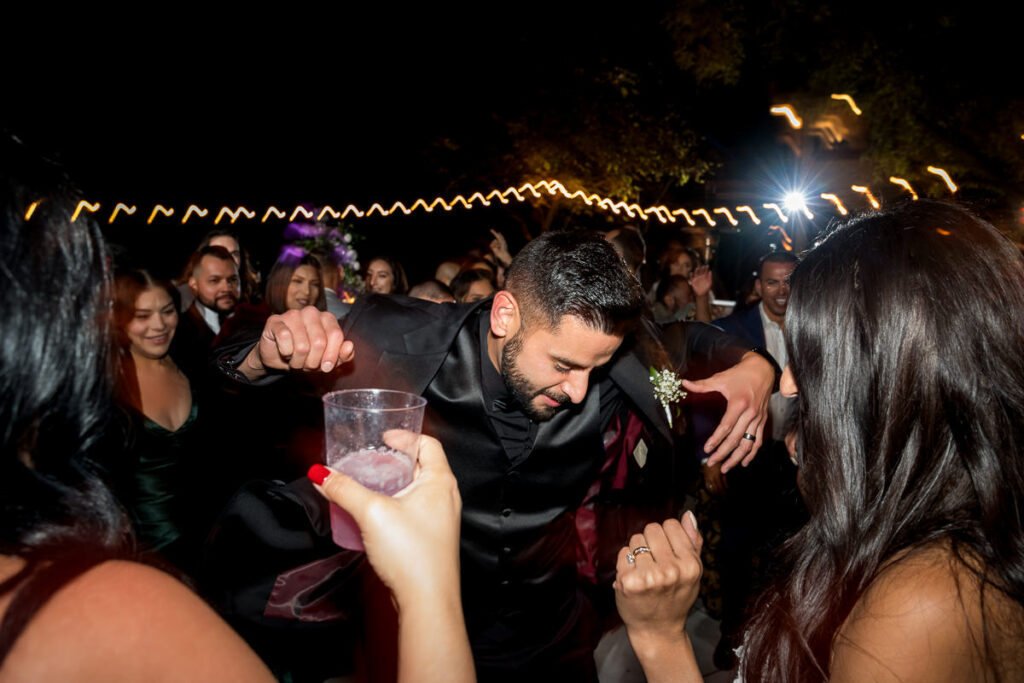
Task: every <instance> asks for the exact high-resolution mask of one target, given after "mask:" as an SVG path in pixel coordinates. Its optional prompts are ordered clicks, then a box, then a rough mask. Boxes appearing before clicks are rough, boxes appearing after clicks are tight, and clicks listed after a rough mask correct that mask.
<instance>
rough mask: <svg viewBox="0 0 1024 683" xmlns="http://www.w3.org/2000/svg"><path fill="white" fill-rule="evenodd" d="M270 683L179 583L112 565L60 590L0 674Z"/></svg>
mask: <svg viewBox="0 0 1024 683" xmlns="http://www.w3.org/2000/svg"><path fill="white" fill-rule="evenodd" d="M214 678H216V679H219V680H239V681H242V680H271V678H270V674H269V672H268V671H267V670H266V669H265V668H264V667H263V664H262V662H261V661H260V660H259V658H258V657H257V656H256V655H255V654H254V653H253V652H252V650H250V649H249V648H248V646H246V644H245V642H244V641H242V639H241V638H239V637H238V636H237V635H236V634H235V633H234V632H233V631H232V630H231V629H230V628H229V627H228V626H227V624H225V623H224V622H223V621H222V620H221V619H220V618H219V617H218V616H217V615H216V614H215V613H214V612H213V611H212V610H211V609H210V608H209V607H207V606H206V604H205V603H203V602H202V601H201V600H200V599H199V598H198V597H196V596H195V595H194V594H193V593H192V592H191V591H190V590H189V589H188V588H186V587H185V586H184V585H182V584H181V583H180V582H178V581H177V580H175V579H174V578H172V577H170V576H168V575H167V574H164V573H163V572H160V571H157V570H156V569H153V568H151V567H146V566H144V565H140V564H135V563H132V562H121V561H110V562H105V563H103V564H101V565H98V566H97V567H95V568H93V569H92V570H90V571H88V572H86V573H85V574H83V575H82V576H80V577H78V578H77V579H75V580H74V581H72V582H71V583H69V584H68V585H67V586H66V587H64V588H63V589H61V590H60V591H58V592H57V593H56V594H55V595H54V596H53V598H51V600H50V601H49V602H48V603H47V604H46V605H45V606H44V607H43V608H42V609H40V611H39V613H38V614H37V615H36V616H35V618H33V620H32V622H31V623H30V625H29V627H28V628H27V629H26V630H25V632H24V633H23V634H22V635H21V637H20V638H19V639H18V641H17V643H16V644H15V646H14V648H13V649H12V650H11V652H10V655H9V656H8V659H7V661H6V662H5V663H4V666H3V668H2V669H0V681H7V680H106V681H120V680H125V681H127V680H147V679H149V680H206V679H214Z"/></svg>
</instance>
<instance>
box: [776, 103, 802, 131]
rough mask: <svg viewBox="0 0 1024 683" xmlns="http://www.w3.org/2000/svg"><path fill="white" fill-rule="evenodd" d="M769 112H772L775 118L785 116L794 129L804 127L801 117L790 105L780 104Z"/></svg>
mask: <svg viewBox="0 0 1024 683" xmlns="http://www.w3.org/2000/svg"><path fill="white" fill-rule="evenodd" d="M768 111H770V112H771V113H772V114H774V115H775V116H785V117H786V120H788V121H789V125H791V126H793V128H800V127H801V126H802V125H804V122H803V121H802V120H801V119H800V117H799V116H797V115H796V112H795V111H794V110H793V107H791V106H789V105H788V104H780V105H778V106H775V107H772V108H771V109H769V110H768Z"/></svg>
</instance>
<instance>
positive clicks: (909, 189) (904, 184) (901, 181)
mask: <svg viewBox="0 0 1024 683" xmlns="http://www.w3.org/2000/svg"><path fill="white" fill-rule="evenodd" d="M889 182H890V183H895V184H896V185H899V186H900V187H902V188H904V189H905V190H906V191H907V192H909V193H910V196H911V197H913V198H914V201H915V202H916V201H917V193H916V192H914V188H912V187H911V186H910V183H908V182H907V181H906V180H904V179H903V178H897V177H896V176H889Z"/></svg>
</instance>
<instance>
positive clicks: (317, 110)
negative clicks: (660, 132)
mask: <svg viewBox="0 0 1024 683" xmlns="http://www.w3.org/2000/svg"><path fill="white" fill-rule="evenodd" d="M665 4H666V3H651V4H650V5H647V6H644V7H634V6H632V5H630V6H628V11H627V10H624V9H623V8H622V7H621V6H620V7H618V8H617V9H607V8H599V7H596V6H594V5H592V4H591V5H581V6H580V7H579V8H565V7H564V6H562V9H559V10H553V9H552V8H551V7H550V6H547V5H541V4H537V5H530V4H525V5H524V4H516V5H505V4H502V5H501V6H500V7H490V8H489V9H481V8H479V7H477V8H474V9H471V10H468V11H464V12H456V11H455V10H452V11H449V12H447V13H445V14H443V15H442V14H437V13H435V11H434V10H433V9H418V10H408V9H404V8H402V9H400V8H396V7H387V8H383V9H380V10H367V9H358V10H353V9H350V8H344V9H338V10H336V11H334V12H331V13H324V12H322V11H319V12H317V13H315V14H299V13H297V12H295V13H291V14H290V15H289V14H284V13H282V14H280V15H267V16H258V15H253V14H247V15H245V16H237V17H232V18H231V19H230V21H225V20H223V19H215V18H213V17H212V16H209V15H186V14H181V13H179V14H175V15H174V16H169V15H167V16H162V17H159V19H142V18H141V17H139V18H131V17H122V22H121V23H120V24H119V25H122V26H123V25H125V24H124V23H123V22H124V20H126V19H127V20H129V21H132V22H133V23H132V24H131V27H130V28H120V29H113V28H110V25H107V26H106V28H104V27H102V26H97V25H95V24H97V23H98V22H95V21H93V22H90V23H89V25H88V28H86V27H85V24H82V25H76V24H74V23H73V22H71V21H68V22H66V24H67V25H66V26H65V27H63V28H62V29H55V28H54V27H53V26H52V25H50V24H49V23H46V22H43V21H41V20H37V21H35V22H20V23H16V22H14V21H8V25H9V26H11V27H14V26H16V27H17V29H16V32H17V33H18V35H17V37H16V40H9V41H7V43H6V44H5V47H4V51H5V54H4V55H3V56H4V64H5V72H6V77H5V83H6V85H7V88H6V91H7V92H6V96H5V98H4V103H3V105H2V107H0V116H2V119H0V123H2V124H3V127H4V128H5V129H6V130H7V131H8V132H13V133H15V134H17V135H18V136H20V137H22V138H23V139H25V140H26V141H27V142H29V144H31V145H33V146H35V147H37V148H38V149H40V150H41V151H43V152H46V153H48V154H50V155H52V156H55V157H57V158H58V159H59V160H60V161H61V162H62V163H63V164H64V165H65V166H66V168H67V169H68V171H69V173H70V175H71V176H72V178H74V179H75V180H76V181H77V183H78V184H79V185H80V186H81V187H82V189H83V190H84V193H85V195H86V196H87V197H91V198H94V199H96V200H99V201H101V202H104V203H106V204H107V206H112V205H113V203H114V202H117V201H125V202H128V203H136V204H138V205H140V206H145V207H152V205H153V204H154V203H157V202H160V203H163V204H165V205H175V206H184V205H186V204H187V203H193V202H194V203H197V204H200V205H203V204H209V205H217V206H221V205H237V204H246V205H249V206H250V207H253V208H255V207H266V206H267V205H269V204H275V205H278V206H282V207H283V206H292V207H293V206H294V205H295V204H297V203H299V202H314V203H318V204H324V203H330V204H332V205H334V206H336V207H338V206H344V205H345V204H347V203H350V202H351V203H355V204H357V205H360V206H364V207H365V206H368V205H369V204H370V203H371V202H381V203H382V204H385V205H390V203H391V202H394V201H396V200H403V201H406V202H411V201H412V200H414V199H415V198H417V197H420V196H426V197H431V196H435V195H437V194H443V195H448V196H450V195H451V194H453V193H454V192H456V191H458V192H464V193H467V194H468V193H471V192H473V191H476V190H485V191H486V190H487V189H489V186H487V185H484V184H476V183H474V182H473V179H472V178H470V179H463V180H462V181H461V182H463V183H465V184H463V185H458V186H453V185H452V183H453V179H452V178H451V177H448V176H447V175H445V174H443V173H440V172H439V171H438V169H437V167H436V166H434V165H432V162H431V158H430V155H429V154H426V153H425V152H426V151H427V150H429V149H430V147H431V146H432V145H434V144H436V142H437V141H438V140H439V139H441V138H444V137H446V136H449V135H453V134H455V133H459V134H463V135H464V137H467V138H468V139H469V140H472V139H473V134H472V131H474V130H476V129H478V128H479V129H480V130H484V129H486V128H487V126H492V125H494V121H495V120H497V119H500V118H501V117H502V116H504V115H509V114H514V113H515V112H519V111H521V110H522V109H523V108H524V107H534V108H538V109H541V110H543V108H544V107H545V106H546V103H547V99H546V98H550V97H551V96H552V93H553V92H557V91H558V89H559V88H561V87H565V86H566V83H568V80H567V79H566V78H565V77H564V74H567V73H569V71H570V70H571V68H572V67H573V66H578V65H579V64H580V55H585V59H584V60H583V63H586V60H591V62H593V60H598V59H602V58H604V57H608V58H609V59H611V60H613V61H615V60H620V61H621V60H627V61H630V60H631V61H633V62H636V60H637V59H638V58H640V57H642V54H638V53H643V52H645V51H651V52H652V53H653V52H656V51H658V50H664V49H666V46H665V45H664V44H662V42H659V41H663V40H664V39H663V38H659V37H658V36H659V35H660V34H659V33H658V32H657V31H653V30H652V27H655V26H657V21H658V18H659V16H660V13H661V12H663V11H664V7H665ZM837 6H841V3H840V4H838V5H837ZM852 6H854V5H852V4H851V7H852ZM856 6H858V7H859V6H860V5H859V4H858V5H856ZM608 7H614V6H612V5H609V6H608ZM836 11H837V12H841V11H842V10H841V9H837V10H836ZM879 20H880V21H883V20H884V15H879ZM798 47H799V46H795V48H794V49H798ZM962 47H963V46H961V48H962ZM537 84H541V85H542V87H541V88H540V90H538V88H537V87H536V86H537ZM769 96H770V92H769V86H768V85H767V84H766V83H746V84H745V85H744V86H743V87H740V88H737V89H735V90H734V91H733V92H731V93H728V94H727V95H723V97H722V98H720V99H719V100H718V104H719V107H720V108H719V109H711V108H709V109H708V110H699V111H700V115H701V116H703V118H704V120H703V121H702V122H701V123H702V125H704V126H705V128H704V130H703V132H705V134H706V135H707V136H708V140H709V144H711V145H712V146H714V145H717V146H718V147H719V149H720V150H721V149H725V148H727V147H728V146H729V145H731V144H735V143H737V142H743V135H744V134H752V133H750V131H756V134H761V132H762V131H763V127H764V126H765V120H766V117H765V116H763V114H762V113H761V112H763V109H765V108H766V106H765V104H766V102H767V101H768V97H769ZM747 103H749V107H747ZM748 112H753V113H748ZM759 126H760V127H761V128H758V127H759ZM466 131H470V133H469V135H468V136H466V135H465V133H466ZM697 191H699V188H697ZM503 220H507V219H503V216H502V214H501V213H500V210H499V212H495V211H493V210H489V209H475V210H474V211H472V212H462V213H461V214H460V215H456V212H453V213H452V214H447V215H445V216H444V217H443V219H442V218H439V217H423V218H411V217H410V218H404V217H395V218H392V219H373V220H372V221H361V222H359V223H357V224H356V228H357V230H359V231H361V232H363V233H364V234H366V235H367V237H368V242H369V243H368V245H367V250H375V249H377V248H379V247H380V246H383V245H388V246H392V247H393V246H394V245H395V244H399V245H401V247H405V250H406V251H408V252H410V253H413V252H422V250H428V251H430V250H434V251H435V252H441V251H443V249H444V248H446V244H448V243H449V242H450V241H451V240H450V239H449V238H450V237H453V236H454V238H457V240H464V239H468V237H469V236H471V235H481V236H482V235H485V234H486V227H488V226H490V225H492V224H496V225H498V227H503V228H504V226H503V224H502V221H503ZM208 227H209V223H203V224H196V225H195V226H191V225H190V226H186V227H184V228H183V227H182V226H181V225H180V224H176V222H169V223H165V224H163V225H162V227H161V226H149V227H147V226H145V225H130V224H129V223H124V224H123V226H122V225H121V224H119V226H115V229H114V230H112V231H111V232H112V236H113V237H114V239H115V240H118V241H121V242H124V243H127V244H128V245H129V247H130V248H131V249H132V250H133V253H136V254H139V253H141V252H153V253H158V250H156V249H154V246H155V245H161V246H163V245H167V246H168V248H167V249H164V250H163V251H162V257H163V258H165V259H166V260H169V261H174V262H177V261H178V260H183V259H184V258H185V255H187V252H188V251H189V249H190V248H191V245H192V244H193V243H194V241H195V239H196V238H197V236H198V235H199V234H201V233H202V232H204V231H205V230H206V229H207V228H208ZM118 228H119V229H118ZM189 228H191V230H190V229H189ZM279 229H280V226H276V227H264V228H263V229H262V231H261V229H260V228H259V226H254V225H252V224H248V225H247V226H246V227H245V228H244V230H249V231H251V232H250V234H254V235H258V239H265V240H267V241H268V242H272V241H273V239H274V237H275V235H274V234H272V233H274V232H276V231H278V230H279ZM119 230H120V231H119ZM129 230H130V232H129ZM242 234H243V237H244V236H245V234H246V233H245V232H244V231H243V232H242ZM400 250H401V248H400ZM367 255H368V254H365V253H364V257H365V256H367ZM150 256H151V255H150V254H145V255H144V258H148V257H150ZM156 265H157V266H158V267H166V268H170V266H164V265H162V264H156Z"/></svg>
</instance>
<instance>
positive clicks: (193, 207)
mask: <svg viewBox="0 0 1024 683" xmlns="http://www.w3.org/2000/svg"><path fill="white" fill-rule="evenodd" d="M209 213H210V212H209V211H208V210H207V209H200V208H199V207H198V206H196V205H195V204H190V205H189V207H188V210H187V211H185V217H184V218H182V219H181V224H182V225H184V224H185V222H186V221H187V220H188V219H189V218H191V217H192V214H196V215H198V216H199V217H200V218H206V216H207V214H209Z"/></svg>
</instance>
